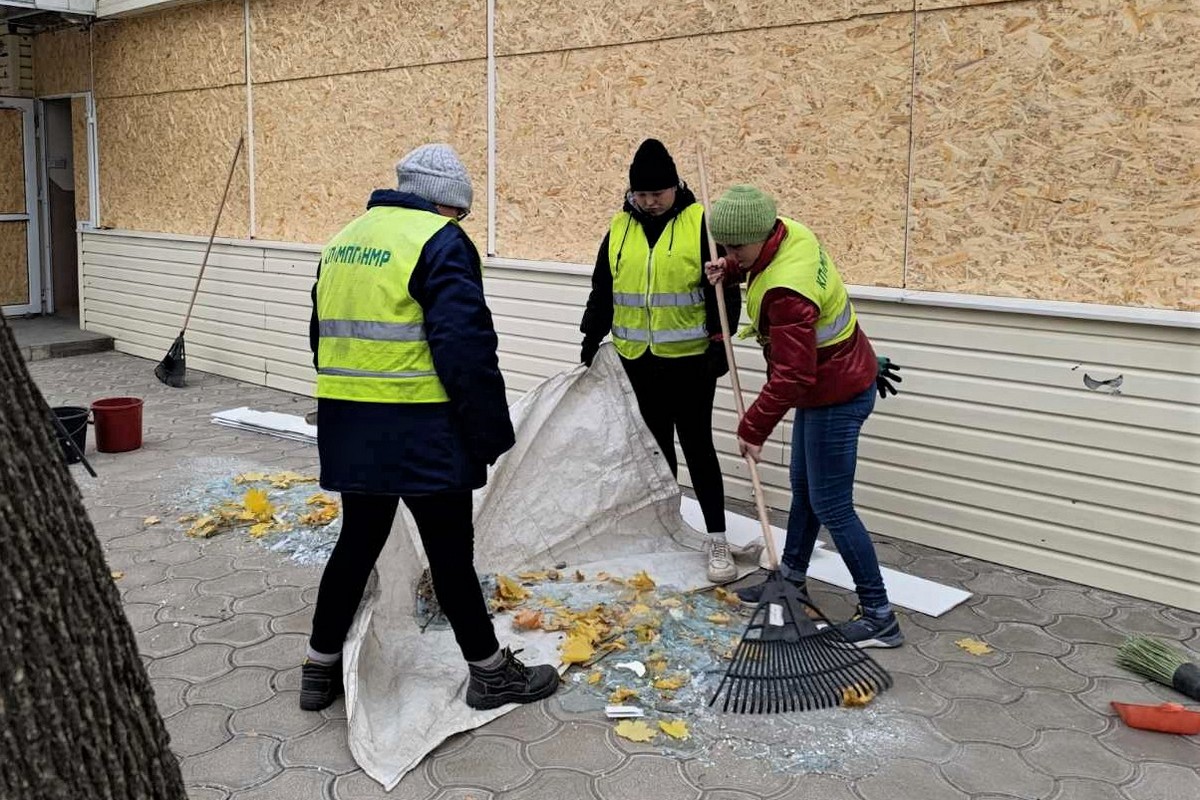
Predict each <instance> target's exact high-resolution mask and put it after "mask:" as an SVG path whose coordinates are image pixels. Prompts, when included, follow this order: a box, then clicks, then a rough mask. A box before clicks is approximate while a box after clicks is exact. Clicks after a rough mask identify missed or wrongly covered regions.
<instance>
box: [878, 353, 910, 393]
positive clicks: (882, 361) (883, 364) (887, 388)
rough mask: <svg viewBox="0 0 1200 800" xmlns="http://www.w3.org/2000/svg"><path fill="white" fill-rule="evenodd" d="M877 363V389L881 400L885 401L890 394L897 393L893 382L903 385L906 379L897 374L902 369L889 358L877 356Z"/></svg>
mask: <svg viewBox="0 0 1200 800" xmlns="http://www.w3.org/2000/svg"><path fill="white" fill-rule="evenodd" d="M875 361H876V363H877V364H878V365H879V367H878V370H877V371H876V373H875V388H876V389H877V390H878V391H879V397H880V399H885V398H886V397H887V396H888V394H889V393H890V394H896V393H897V392H896V387H895V385H893V383H892V381H895V382H896V383H903V382H904V378H901V377H900V375H899V374H897V372H896V371H897V370H898V369H900V365H899V364H894V363H892V360H891V359H890V358H888V357H887V356H876V357H875Z"/></svg>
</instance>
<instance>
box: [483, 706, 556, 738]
mask: <svg viewBox="0 0 1200 800" xmlns="http://www.w3.org/2000/svg"><path fill="white" fill-rule="evenodd" d="M558 726H559V722H558V720H556V719H554V718H553V717H551V716H550V714H549V713H548V712H547V711H546V708H545V705H544V704H542V703H530V704H529V705H523V706H517V707H516V708H514V709H513V710H512V711H509V712H508V713H507V714H504V715H503V716H500V717H497V718H496V719H494V720H492V721H491V722H489V723H488V724H486V725H484V726H483V727H482V728H480V729H479V732H480V733H487V734H491V735H493V736H511V737H512V738H514V739H519V740H520V741H522V742H535V741H537V740H538V739H541V738H543V737H544V736H547V735H549V734H550V732H551V731H553V730H555V729H556V728H557V727H558Z"/></svg>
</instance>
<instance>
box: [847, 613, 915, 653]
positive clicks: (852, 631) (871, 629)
mask: <svg viewBox="0 0 1200 800" xmlns="http://www.w3.org/2000/svg"><path fill="white" fill-rule="evenodd" d="M837 629H838V630H839V631H841V634H842V636H844V637H846V641H847V642H849V643H850V644H852V645H854V646H855V647H858V648H860V649H864V648H867V647H899V646H900V645H902V644H904V632H903V631H901V630H900V621H899V620H897V619H896V615H895V614H894V613H892V612H890V611H889V612H888V615H887V616H886V617H873V616H871V615H870V614H867V613H865V612H864V611H863V608H862V606H859V607H858V610H857V613H855V615H854V616H853V617H852V618H851V619H850V620H849V621H847V622H843V623H841V624H839V625H838V626H837Z"/></svg>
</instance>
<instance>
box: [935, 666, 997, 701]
mask: <svg viewBox="0 0 1200 800" xmlns="http://www.w3.org/2000/svg"><path fill="white" fill-rule="evenodd" d="M924 681H925V684H926V685H927V686H930V687H933V688H934V689H935V690H936V691H937V693H938V694H940V695H942V696H943V697H949V698H954V697H976V698H979V699H981V700H995V701H997V702H1000V703H1003V702H1006V701H1009V700H1016V699H1017V698H1018V697H1020V696H1021V689H1020V688H1019V687H1017V686H1014V685H1013V684H1011V683H1008V682H1006V681H1002V680H1000V679H999V678H997V677H996V676H995V675H993V674H992V673H991V671H990V670H986V669H981V668H979V667H975V666H972V665H971V664H945V665H943V666H942V667H941V669H939V670H938V671H937V672H936V673H934V674H933V675H931V676H930V677H928V678H925V679H924Z"/></svg>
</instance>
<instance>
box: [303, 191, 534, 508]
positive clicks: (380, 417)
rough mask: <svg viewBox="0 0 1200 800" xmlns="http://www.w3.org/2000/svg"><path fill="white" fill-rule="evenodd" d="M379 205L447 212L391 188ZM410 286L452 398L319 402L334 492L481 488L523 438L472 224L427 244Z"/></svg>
mask: <svg viewBox="0 0 1200 800" xmlns="http://www.w3.org/2000/svg"><path fill="white" fill-rule="evenodd" d="M375 206H399V207H401V208H419V209H422V210H424V211H430V212H433V213H437V209H435V208H434V206H433V205H431V204H430V203H428V202H426V201H425V200H423V199H421V198H419V197H417V196H416V195H412V194H408V193H406V192H397V191H394V190H389V189H378V190H376V191H375V192H374V193H372V195H371V199H370V201H369V202H368V203H367V208H374V207H375ZM317 269H318V275H319V274H320V267H319V266H318V268H317ZM408 291H409V294H410V295H411V296H412V298H413V299H414V300H416V301H417V303H418V304H419V305H420V306H421V310H422V312H423V313H424V316H425V336H426V339H427V341H428V342H429V349H430V351H431V352H432V354H433V366H434V369H435V370H437V374H438V378H439V379H440V380H441V382H442V385H443V386H444V387H445V388H446V394H447V395H449V396H450V402H448V403H412V404H401V403H359V402H351V401H347V400H328V399H321V400H318V401H317V430H318V436H317V445H318V449H319V451H320V455H321V486H322V487H323V488H325V489H328V490H330V491H334V492H362V493H367V494H399V495H413V494H438V493H443V492H453V491H464V490H469V489H477V488H479V487H480V486H483V484H484V483H486V482H487V466H488V465H489V464H494V463H495V462H496V459H498V458H499V457H500V455H501V454H503V453H504V452H505V451H507V450H508V449H509V448H511V447H512V446H513V444H514V443H515V436H514V434H513V427H512V420H511V419H510V418H509V416H508V400H507V397H506V395H505V393H504V377H503V376H502V375H501V374H500V365H499V362H498V360H497V357H496V347H497V340H496V330H495V328H494V327H493V325H492V314H491V312H490V311H489V310H488V307H487V304H486V302H485V300H484V295H483V272H482V270H481V268H480V263H479V253H478V251H477V250H476V249H475V246H474V245H473V244H472V243H471V240H470V239H469V238H467V234H466V233H465V232H463V230H462V228H460V227H459V226H458V225H446V226H445V227H444V228H442V229H441V230H440V231H438V233H437V234H435V235H434V236H433V238H432V239H430V240H429V242H427V243H426V245H425V248H424V249H423V250H422V251H421V257H420V259H419V260H418V262H417V266H416V268H415V269H414V270H413V274H412V277H411V279H410V280H409V283H408ZM312 297H313V313H312V321H311V323H310V325H309V342H310V344H311V346H312V350H313V362H314V365H315V363H316V358H317V351H318V348H319V347H320V336H319V335H318V319H317V304H316V298H317V289H316V286H315V285H314V286H313V291H312Z"/></svg>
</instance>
